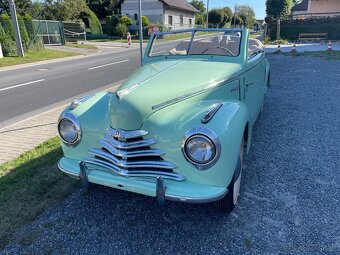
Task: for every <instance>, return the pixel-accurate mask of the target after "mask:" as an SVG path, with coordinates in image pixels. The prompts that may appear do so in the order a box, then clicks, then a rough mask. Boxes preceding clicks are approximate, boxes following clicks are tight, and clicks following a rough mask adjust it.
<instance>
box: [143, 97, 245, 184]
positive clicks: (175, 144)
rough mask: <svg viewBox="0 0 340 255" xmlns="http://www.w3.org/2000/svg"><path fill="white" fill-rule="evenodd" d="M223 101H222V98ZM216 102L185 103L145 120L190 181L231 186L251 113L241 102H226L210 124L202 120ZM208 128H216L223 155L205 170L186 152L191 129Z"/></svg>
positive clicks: (159, 142)
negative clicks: (184, 146)
mask: <svg viewBox="0 0 340 255" xmlns="http://www.w3.org/2000/svg"><path fill="white" fill-rule="evenodd" d="M219 102H220V101H219ZM214 103H216V101H202V102H199V103H190V102H189V101H187V102H182V103H178V104H175V105H172V106H169V107H167V108H165V109H163V110H160V111H158V112H156V113H154V114H152V115H151V116H150V117H149V118H148V119H147V120H146V122H145V123H144V125H143V129H144V130H147V131H148V132H149V136H150V137H153V138H155V139H156V140H157V144H155V145H154V147H155V148H158V149H162V150H163V151H164V152H165V153H166V154H165V155H164V156H163V158H164V159H165V160H169V161H172V162H175V163H176V165H177V168H176V169H175V171H176V172H180V173H182V174H184V175H185V176H186V178H187V179H188V180H189V181H192V182H196V183H200V184H204V185H211V186H220V187H227V186H228V184H229V183H230V181H231V179H232V176H233V173H234V169H235V166H236V163H237V158H238V154H239V150H240V144H241V139H242V137H243V135H244V131H245V128H246V126H247V123H249V113H248V109H247V107H246V105H245V104H244V103H242V102H240V101H236V100H235V101H226V102H223V106H222V107H221V108H220V109H219V110H218V112H217V113H216V114H215V116H214V117H213V118H212V119H211V120H210V121H209V122H208V123H206V124H203V123H202V122H201V120H202V117H203V115H204V114H205V113H206V112H207V111H208V110H209V109H211V106H212V105H213V104H214ZM198 127H205V128H208V129H210V130H211V131H213V132H214V133H215V134H216V135H217V136H218V138H219V140H220V143H221V155H220V158H219V160H218V161H217V162H216V164H215V165H214V166H212V167H211V168H209V169H206V170H204V171H201V170H198V169H197V168H195V166H193V165H192V164H191V163H189V162H188V161H187V160H186V159H185V157H184V155H183V153H182V151H181V144H182V139H183V136H184V134H185V133H186V132H187V131H188V130H189V129H191V128H198Z"/></svg>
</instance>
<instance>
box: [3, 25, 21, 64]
mask: <svg viewBox="0 0 340 255" xmlns="http://www.w3.org/2000/svg"><path fill="white" fill-rule="evenodd" d="M0 43H1V47H2V52H3V54H4V56H5V57H14V56H17V49H16V46H15V42H14V41H13V40H12V39H11V38H10V37H9V36H8V35H6V32H5V30H4V29H3V28H2V26H1V24H0Z"/></svg>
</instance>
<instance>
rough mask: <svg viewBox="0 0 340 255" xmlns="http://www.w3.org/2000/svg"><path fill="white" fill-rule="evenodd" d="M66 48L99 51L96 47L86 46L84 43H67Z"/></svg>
mask: <svg viewBox="0 0 340 255" xmlns="http://www.w3.org/2000/svg"><path fill="white" fill-rule="evenodd" d="M65 46H68V47H73V48H81V49H90V50H96V49H98V48H97V47H96V46H94V45H90V44H85V43H84V44H83V43H66V44H65Z"/></svg>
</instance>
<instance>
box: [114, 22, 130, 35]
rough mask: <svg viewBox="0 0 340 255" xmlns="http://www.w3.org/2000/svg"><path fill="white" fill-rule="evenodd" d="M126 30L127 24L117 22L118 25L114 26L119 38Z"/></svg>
mask: <svg viewBox="0 0 340 255" xmlns="http://www.w3.org/2000/svg"><path fill="white" fill-rule="evenodd" d="M127 32H128V28H127V26H126V25H125V24H124V23H118V25H117V26H116V34H117V35H118V36H120V38H123V37H124V36H125V35H126V33H127Z"/></svg>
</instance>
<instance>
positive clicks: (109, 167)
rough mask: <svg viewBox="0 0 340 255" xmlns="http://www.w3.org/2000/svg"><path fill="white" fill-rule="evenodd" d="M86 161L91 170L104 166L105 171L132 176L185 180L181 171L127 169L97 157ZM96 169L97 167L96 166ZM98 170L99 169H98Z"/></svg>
mask: <svg viewBox="0 0 340 255" xmlns="http://www.w3.org/2000/svg"><path fill="white" fill-rule="evenodd" d="M84 162H85V163H87V164H88V168H89V169H90V170H91V168H90V166H99V167H102V168H103V169H101V170H103V171H105V172H108V173H111V174H116V175H119V176H123V177H127V178H132V177H142V178H157V177H159V176H161V177H162V178H164V179H169V180H175V181H184V180H185V177H184V176H183V175H182V174H179V173H168V172H159V171H153V170H126V169H121V168H119V167H117V166H115V165H110V164H108V163H107V162H105V161H101V160H100V159H97V158H89V157H87V158H85V159H84ZM94 169H96V168H94ZM96 170H98V169H96Z"/></svg>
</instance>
